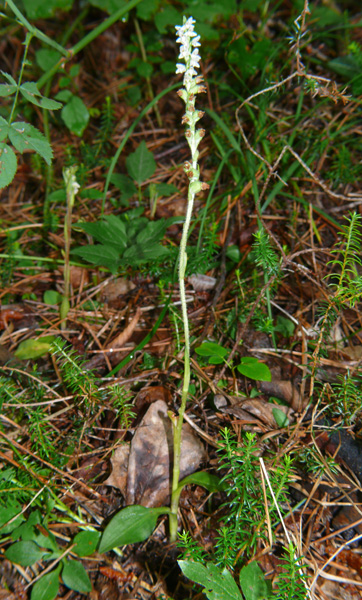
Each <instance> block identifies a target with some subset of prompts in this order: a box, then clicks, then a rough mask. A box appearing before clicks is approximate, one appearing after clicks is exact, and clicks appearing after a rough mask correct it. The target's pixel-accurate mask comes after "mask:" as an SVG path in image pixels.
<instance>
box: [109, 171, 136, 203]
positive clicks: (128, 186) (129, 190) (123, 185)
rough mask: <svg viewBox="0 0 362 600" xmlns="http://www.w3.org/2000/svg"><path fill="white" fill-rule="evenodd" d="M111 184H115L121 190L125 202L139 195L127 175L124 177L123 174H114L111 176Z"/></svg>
mask: <svg viewBox="0 0 362 600" xmlns="http://www.w3.org/2000/svg"><path fill="white" fill-rule="evenodd" d="M111 183H113V185H114V186H116V188H118V189H119V190H120V192H121V200H123V201H124V202H126V201H127V200H129V199H130V198H131V197H132V196H134V195H135V194H137V188H136V186H135V184H134V183H133V181H132V179H130V178H129V177H128V176H127V175H123V174H122V173H113V174H112V176H111Z"/></svg>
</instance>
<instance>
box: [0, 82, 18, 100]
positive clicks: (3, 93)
mask: <svg viewBox="0 0 362 600" xmlns="http://www.w3.org/2000/svg"><path fill="white" fill-rule="evenodd" d="M15 92H16V85H10V84H8V83H1V84H0V98H7V97H8V96H12V94H15Z"/></svg>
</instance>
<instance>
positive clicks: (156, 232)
mask: <svg viewBox="0 0 362 600" xmlns="http://www.w3.org/2000/svg"><path fill="white" fill-rule="evenodd" d="M166 228H167V224H166V221H165V220H164V219H159V220H158V221H148V223H147V225H146V227H145V228H144V229H142V231H140V232H139V234H138V235H137V238H136V241H137V244H141V245H142V244H147V245H148V244H154V243H155V242H160V241H161V240H162V238H163V236H164V235H165V233H166Z"/></svg>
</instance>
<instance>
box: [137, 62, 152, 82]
mask: <svg viewBox="0 0 362 600" xmlns="http://www.w3.org/2000/svg"><path fill="white" fill-rule="evenodd" d="M136 71H137V73H138V75H139V76H140V77H144V78H145V79H146V78H147V77H151V75H152V73H153V66H152V65H150V63H148V62H144V61H143V60H141V61H140V62H139V64H138V65H137V68H136Z"/></svg>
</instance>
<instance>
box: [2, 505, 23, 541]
mask: <svg viewBox="0 0 362 600" xmlns="http://www.w3.org/2000/svg"><path fill="white" fill-rule="evenodd" d="M19 513H21V506H20V504H14V505H12V506H0V534H1V535H6V534H8V533H11V531H13V530H14V529H16V528H17V527H19V525H20V524H21V523H23V521H25V517H24V515H23V514H19ZM16 515H19V516H18V517H16ZM14 517H16V518H15V519H14ZM12 519H14V520H12ZM9 521H11V523H9Z"/></svg>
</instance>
